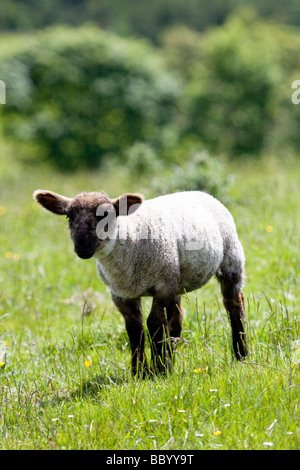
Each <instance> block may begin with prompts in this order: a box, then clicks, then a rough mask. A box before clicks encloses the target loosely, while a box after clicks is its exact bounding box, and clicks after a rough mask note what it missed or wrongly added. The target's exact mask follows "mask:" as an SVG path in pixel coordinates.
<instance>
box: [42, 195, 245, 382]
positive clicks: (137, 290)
mask: <svg viewBox="0 0 300 470" xmlns="http://www.w3.org/2000/svg"><path fill="white" fill-rule="evenodd" d="M34 198H35V200H36V201H37V202H38V203H39V204H41V205H42V206H43V207H45V208H46V209H48V210H49V211H51V212H53V213H55V214H59V215H66V216H67V217H68V218H69V225H70V234H71V238H72V240H73V242H74V248H75V252H76V253H77V254H78V256H79V257H81V258H83V259H88V258H91V257H92V256H93V257H95V258H96V260H97V268H98V273H99V276H100V277H101V279H102V280H103V282H104V283H105V284H107V285H108V286H109V288H110V290H111V294H112V299H113V301H114V303H115V305H116V306H117V307H118V309H119V310H120V312H121V313H122V315H123V317H124V319H125V325H126V329H127V332H128V336H129V340H130V345H131V350H132V360H131V365H132V372H133V374H136V373H139V372H141V371H145V370H146V371H147V370H151V371H152V372H157V371H158V372H164V371H166V370H169V368H170V366H171V362H172V360H171V358H173V357H174V355H173V354H172V352H173V350H174V349H175V347H176V344H177V341H176V339H178V338H180V335H181V329H182V310H181V300H180V296H181V294H183V293H185V292H189V291H192V290H195V289H198V288H200V287H202V286H203V285H204V284H206V283H207V282H208V280H209V279H210V278H211V277H212V276H213V275H214V274H215V275H216V276H217V278H218V280H219V281H220V285H221V291H222V294H223V301H224V305H225V308H226V310H227V312H228V314H229V319H230V323H231V328H232V345H233V350H234V353H235V356H236V357H237V359H242V358H244V357H245V355H246V354H247V350H246V345H245V336H244V327H243V325H244V322H245V313H244V300H243V292H242V284H243V278H244V264H245V259H244V252H243V248H242V245H241V243H240V241H239V239H238V235H237V232H236V227H235V224H234V221H233V218H232V216H231V214H230V213H229V212H228V210H227V209H226V208H225V207H224V206H223V205H222V204H221V203H220V202H219V201H217V200H216V199H215V198H213V197H212V196H209V195H208V194H206V193H203V192H198V191H191V192H178V193H174V194H169V195H166V196H160V197H157V198H155V199H150V200H144V198H143V196H141V195H140V194H124V195H123V196H120V197H119V198H117V199H110V198H108V197H107V196H106V195H104V194H102V193H97V192H95V193H80V194H78V195H77V196H76V197H75V198H73V199H70V198H66V197H64V196H61V195H59V194H56V193H53V192H52V191H44V190H38V191H35V193H34ZM142 296H152V297H153V304H152V308H151V312H150V315H149V317H148V319H147V327H148V331H149V335H150V338H151V344H152V354H151V365H150V368H148V366H147V361H146V358H145V352H144V341H145V333H144V328H143V321H142V312H141V301H140V299H141V297H142Z"/></svg>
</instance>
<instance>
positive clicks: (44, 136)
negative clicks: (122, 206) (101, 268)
mask: <svg viewBox="0 0 300 470" xmlns="http://www.w3.org/2000/svg"><path fill="white" fill-rule="evenodd" d="M299 26H300V4H299V2H298V0H286V1H285V2H284V3H283V2H281V1H279V0H272V1H264V2H261V1H258V0H252V1H250V0H226V1H225V0H201V1H199V0H186V1H185V2H182V1H179V0H152V1H151V2H145V1H141V0H113V1H111V0H102V1H101V2H99V1H96V0H64V1H63V0H28V1H26V2H25V1H21V0H14V1H11V0H2V1H1V12H0V28H1V34H0V79H1V80H3V81H4V82H5V84H6V104H5V105H2V106H1V107H0V115H1V126H0V130H1V134H2V135H1V139H2V142H4V141H5V142H10V145H13V146H14V147H13V148H14V152H15V155H18V156H19V157H21V158H22V159H24V158H25V159H26V162H27V164H37V163H39V162H44V161H48V162H49V163H50V165H52V166H54V167H55V168H58V169H59V170H63V171H69V172H70V171H76V170H78V169H85V170H86V169H95V168H100V167H101V168H109V167H110V168H112V167H114V166H119V165H120V164H121V165H123V166H124V170H126V171H127V172H128V173H130V174H131V175H133V176H134V177H140V176H141V175H144V174H151V175H152V176H153V181H152V183H153V187H154V188H155V190H156V192H158V193H159V192H166V191H167V190H176V189H205V190H208V191H210V192H213V193H214V194H217V195H219V194H218V188H224V187H226V184H227V179H228V178H226V177H225V176H224V171H223V166H222V165H223V161H224V159H225V158H226V159H228V158H230V159H232V158H238V159H249V158H252V159H253V158H254V157H255V158H258V157H259V156H260V155H262V154H264V155H265V154H268V153H270V154H276V155H278V156H286V155H287V154H297V152H298V148H299V145H300V132H299V126H300V106H296V105H293V104H292V102H291V95H292V92H293V90H292V88H291V85H292V82H293V81H294V80H297V79H300V33H299V31H300V30H299ZM162 175H163V177H162ZM152 183H151V184H152Z"/></svg>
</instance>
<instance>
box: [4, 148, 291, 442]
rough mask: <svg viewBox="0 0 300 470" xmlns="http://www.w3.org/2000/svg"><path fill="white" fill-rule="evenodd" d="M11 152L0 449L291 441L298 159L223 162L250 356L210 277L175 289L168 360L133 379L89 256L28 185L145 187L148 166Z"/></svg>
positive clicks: (116, 191) (115, 190)
mask: <svg viewBox="0 0 300 470" xmlns="http://www.w3.org/2000/svg"><path fill="white" fill-rule="evenodd" d="M10 152H12V151H11V150H10V151H7V149H5V147H2V150H1V155H0V223H1V230H0V259H1V263H0V293H1V302H0V400H1V406H0V449H9V450H11V449H55V450H58V449H114V450H122V449H130V450H133V449H136V450H144V449H148V450H175V449H176V450H198V449H199V450H201V449H222V450H227V449H231V450H233V449H234V450H237V449H245V450H252V449H256V450H260V449H270V450H279V449H299V447H300V409H299V408H300V406H299V403H300V390H299V384H300V335H299V333H300V325H299V319H300V317H299V296H298V294H299V266H300V259H299V258H300V255H299V242H300V236H299V228H300V227H299V221H300V208H299V189H300V161H299V159H294V158H292V157H288V156H287V157H286V158H284V159H276V158H274V157H268V158H262V159H260V160H254V159H253V160H251V159H250V160H248V161H243V162H228V163H226V171H227V172H228V175H231V176H232V183H231V187H230V197H229V199H228V201H227V206H228V207H229V209H230V210H231V212H232V214H233V215H234V217H235V220H236V224H237V228H238V232H239V235H240V239H241V241H242V243H243V245H244V249H245V253H246V258H247V263H246V274H247V277H246V282H245V288H244V293H245V302H246V313H247V320H248V323H247V334H248V338H249V344H250V355H249V356H248V357H247V359H246V360H245V361H244V362H243V363H237V362H236V361H234V360H233V358H232V355H231V350H230V327H229V323H228V320H227V316H226V312H225V310H224V307H223V305H222V302H221V295H220V291H219V286H218V284H217V282H216V281H215V280H214V279H213V280H211V281H210V283H209V284H208V285H207V286H205V287H204V288H203V289H202V290H200V291H196V292H194V293H192V294H189V295H186V296H185V298H184V309H185V318H184V324H183V340H182V342H181V343H180V345H179V347H178V351H177V352H176V366H175V369H174V371H173V372H172V373H171V374H170V375H168V376H166V377H156V378H153V379H152V380H150V379H147V380H139V379H134V378H132V377H131V374H130V348H129V344H128V339H127V335H126V331H125V327H124V322H123V319H122V318H121V316H120V314H119V313H118V312H117V310H116V308H115V307H114V306H113V304H112V302H111V300H110V294H109V292H108V291H107V289H106V288H105V287H104V285H103V284H102V283H101V281H100V279H98V277H97V274H96V266H95V262H94V261H93V260H89V261H83V260H80V259H79V258H77V257H76V255H75V253H74V252H73V247H72V243H71V241H70V239H69V234H68V224H67V221H66V220H65V218H64V217H61V218H59V217H54V216H52V215H51V214H48V213H46V212H45V211H43V210H42V209H41V208H39V207H38V206H37V204H35V203H34V201H33V199H32V193H33V191H34V190H35V189H38V188H42V189H51V190H53V191H57V192H60V193H62V194H65V195H67V196H73V195H75V194H77V193H78V192H80V191H83V190H85V191H89V190H101V189H102V190H104V191H106V192H107V193H108V194H109V195H110V196H112V197H116V196H118V195H120V194H122V193H123V192H126V191H136V192H144V193H145V194H146V196H147V197H150V196H151V195H152V193H151V187H149V176H147V175H145V176H144V177H141V178H140V179H137V178H130V177H129V175H128V174H127V173H126V172H125V171H124V168H122V167H118V168H107V169H106V170H97V171H93V172H89V171H79V172H76V173H74V174H72V175H68V174H64V173H61V172H58V171H55V170H53V169H50V168H48V167H46V166H43V165H37V166H35V165H32V164H30V163H28V162H27V163H22V162H21V161H20V160H19V159H15V158H14V155H13V153H10ZM149 302H150V301H149V299H145V300H144V303H143V306H144V311H145V319H146V312H147V310H148V309H149V305H150V304H149ZM148 352H149V349H148Z"/></svg>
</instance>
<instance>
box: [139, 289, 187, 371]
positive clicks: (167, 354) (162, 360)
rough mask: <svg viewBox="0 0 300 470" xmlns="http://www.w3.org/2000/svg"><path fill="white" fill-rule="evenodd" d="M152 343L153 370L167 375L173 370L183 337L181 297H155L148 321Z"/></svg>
mask: <svg viewBox="0 0 300 470" xmlns="http://www.w3.org/2000/svg"><path fill="white" fill-rule="evenodd" d="M147 326H148V331H149V335H150V341H151V370H152V371H153V372H155V373H156V372H158V373H165V372H168V371H170V370H171V368H172V365H173V362H174V352H175V349H176V346H177V341H178V339H179V338H180V335H181V329H182V313H181V306H180V296H175V297H174V298H173V297H171V298H167V299H166V298H164V297H159V296H155V297H154V298H153V304H152V309H151V312H150V315H149V317H148V320H147Z"/></svg>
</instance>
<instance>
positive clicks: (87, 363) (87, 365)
mask: <svg viewBox="0 0 300 470" xmlns="http://www.w3.org/2000/svg"><path fill="white" fill-rule="evenodd" d="M84 365H85V367H91V365H92V361H90V360H88V359H86V360H85V361H84Z"/></svg>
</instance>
